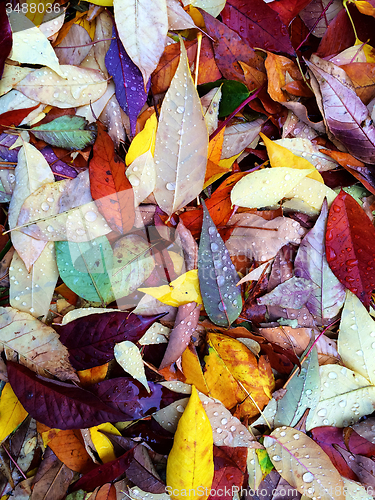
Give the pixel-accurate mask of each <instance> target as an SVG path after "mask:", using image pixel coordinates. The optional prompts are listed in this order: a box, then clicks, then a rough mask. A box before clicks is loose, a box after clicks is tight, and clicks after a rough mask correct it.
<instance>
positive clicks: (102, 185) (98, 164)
mask: <svg viewBox="0 0 375 500" xmlns="http://www.w3.org/2000/svg"><path fill="white" fill-rule="evenodd" d="M93 153H94V155H93V157H92V160H91V161H90V166H89V169H90V186H91V195H92V197H93V199H94V200H95V203H96V206H97V207H98V209H99V211H100V213H101V214H102V215H103V217H105V219H106V220H107V222H108V224H109V225H110V227H111V229H113V230H114V231H117V232H119V233H121V234H125V233H126V232H128V231H129V230H130V229H131V228H132V227H133V223H134V218H135V212H134V194H133V189H132V186H131V184H130V182H129V181H128V179H127V177H126V175H125V164H124V163H123V162H122V161H121V160H120V159H119V158H118V157H117V156H116V154H115V148H114V145H113V142H112V139H111V138H110V136H109V135H108V134H107V132H105V130H104V127H103V125H101V124H100V123H99V122H98V137H97V139H96V141H95V144H94V147H93Z"/></svg>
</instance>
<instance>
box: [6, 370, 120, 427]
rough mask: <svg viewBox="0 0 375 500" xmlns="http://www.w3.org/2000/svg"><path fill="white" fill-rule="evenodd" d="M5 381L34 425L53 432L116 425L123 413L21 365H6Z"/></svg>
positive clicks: (94, 397)
mask: <svg viewBox="0 0 375 500" xmlns="http://www.w3.org/2000/svg"><path fill="white" fill-rule="evenodd" d="M7 368H8V378H9V382H10V384H11V386H12V389H13V391H14V393H15V394H16V396H17V398H18V399H19V400H20V402H21V404H22V406H23V407H24V408H25V410H26V411H28V412H29V413H30V415H31V416H32V417H33V418H35V420H37V421H38V422H41V423H42V424H45V425H48V427H53V428H56V429H82V428H84V427H92V426H94V425H99V424H102V423H104V422H118V421H119V420H122V419H123V418H124V414H123V413H122V412H120V411H118V410H116V409H114V408H111V407H109V406H107V405H106V403H104V402H103V401H101V400H100V399H99V398H98V397H97V396H96V395H94V394H92V393H91V392H89V391H87V390H85V389H81V388H80V387H76V386H74V385H71V384H67V383H65V382H56V381H54V380H49V379H46V378H44V377H40V376H38V375H37V374H36V373H34V372H32V371H31V370H29V369H28V368H26V367H25V366H22V365H19V364H17V363H13V362H12V361H8V362H7Z"/></svg>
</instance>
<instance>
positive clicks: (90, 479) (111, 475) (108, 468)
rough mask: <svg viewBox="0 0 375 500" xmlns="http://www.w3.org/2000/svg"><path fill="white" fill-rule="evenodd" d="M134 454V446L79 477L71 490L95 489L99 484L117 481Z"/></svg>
mask: <svg viewBox="0 0 375 500" xmlns="http://www.w3.org/2000/svg"><path fill="white" fill-rule="evenodd" d="M133 455H134V448H132V449H131V450H129V451H127V452H126V453H124V454H123V455H121V457H119V458H116V460H112V461H111V462H108V463H106V464H104V465H99V467H97V468H96V469H94V470H92V471H91V472H88V473H87V474H85V475H84V476H82V477H81V479H78V481H77V482H75V483H74V484H73V485H72V486H71V487H70V489H69V491H70V492H73V491H77V490H85V491H94V490H95V488H97V487H98V486H102V485H103V484H106V483H111V482H112V481H115V480H116V479H117V478H118V477H120V476H122V474H124V472H126V470H127V468H128V467H129V465H130V463H131V461H132V459H133Z"/></svg>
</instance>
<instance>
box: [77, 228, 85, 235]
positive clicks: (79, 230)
mask: <svg viewBox="0 0 375 500" xmlns="http://www.w3.org/2000/svg"><path fill="white" fill-rule="evenodd" d="M76 233H77V234H78V236H83V235H84V234H85V233H86V231H85V230H84V229H82V228H78V229H76Z"/></svg>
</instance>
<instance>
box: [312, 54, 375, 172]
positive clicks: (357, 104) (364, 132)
mask: <svg viewBox="0 0 375 500" xmlns="http://www.w3.org/2000/svg"><path fill="white" fill-rule="evenodd" d="M307 65H308V67H309V69H310V71H311V72H312V74H313V75H314V76H315V78H316V80H317V82H318V84H319V87H320V93H321V94H322V99H319V98H318V99H317V102H318V104H319V107H320V108H321V109H320V110H321V112H322V114H324V117H325V122H326V124H327V126H328V129H329V131H330V132H331V133H332V134H333V135H334V137H335V138H336V139H338V140H339V141H340V142H342V143H343V144H344V146H345V147H346V148H347V150H348V151H349V153H350V154H352V155H353V156H355V157H356V158H358V160H361V161H363V162H365V163H371V164H375V127H374V125H373V124H372V120H371V117H370V114H369V111H368V109H367V107H366V106H365V105H364V104H363V102H362V101H361V99H360V98H359V97H358V96H357V94H356V93H355V90H354V87H353V84H352V81H351V80H350V78H349V77H348V75H347V74H346V73H345V71H344V70H343V69H342V68H340V67H339V66H336V65H335V64H333V63H331V62H330V61H325V60H324V59H320V57H318V56H316V55H315V54H313V55H312V56H311V60H310V62H307ZM314 82H315V83H314ZM312 84H313V88H314V89H315V88H316V86H317V84H316V81H315V79H314V80H313V81H312Z"/></svg>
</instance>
